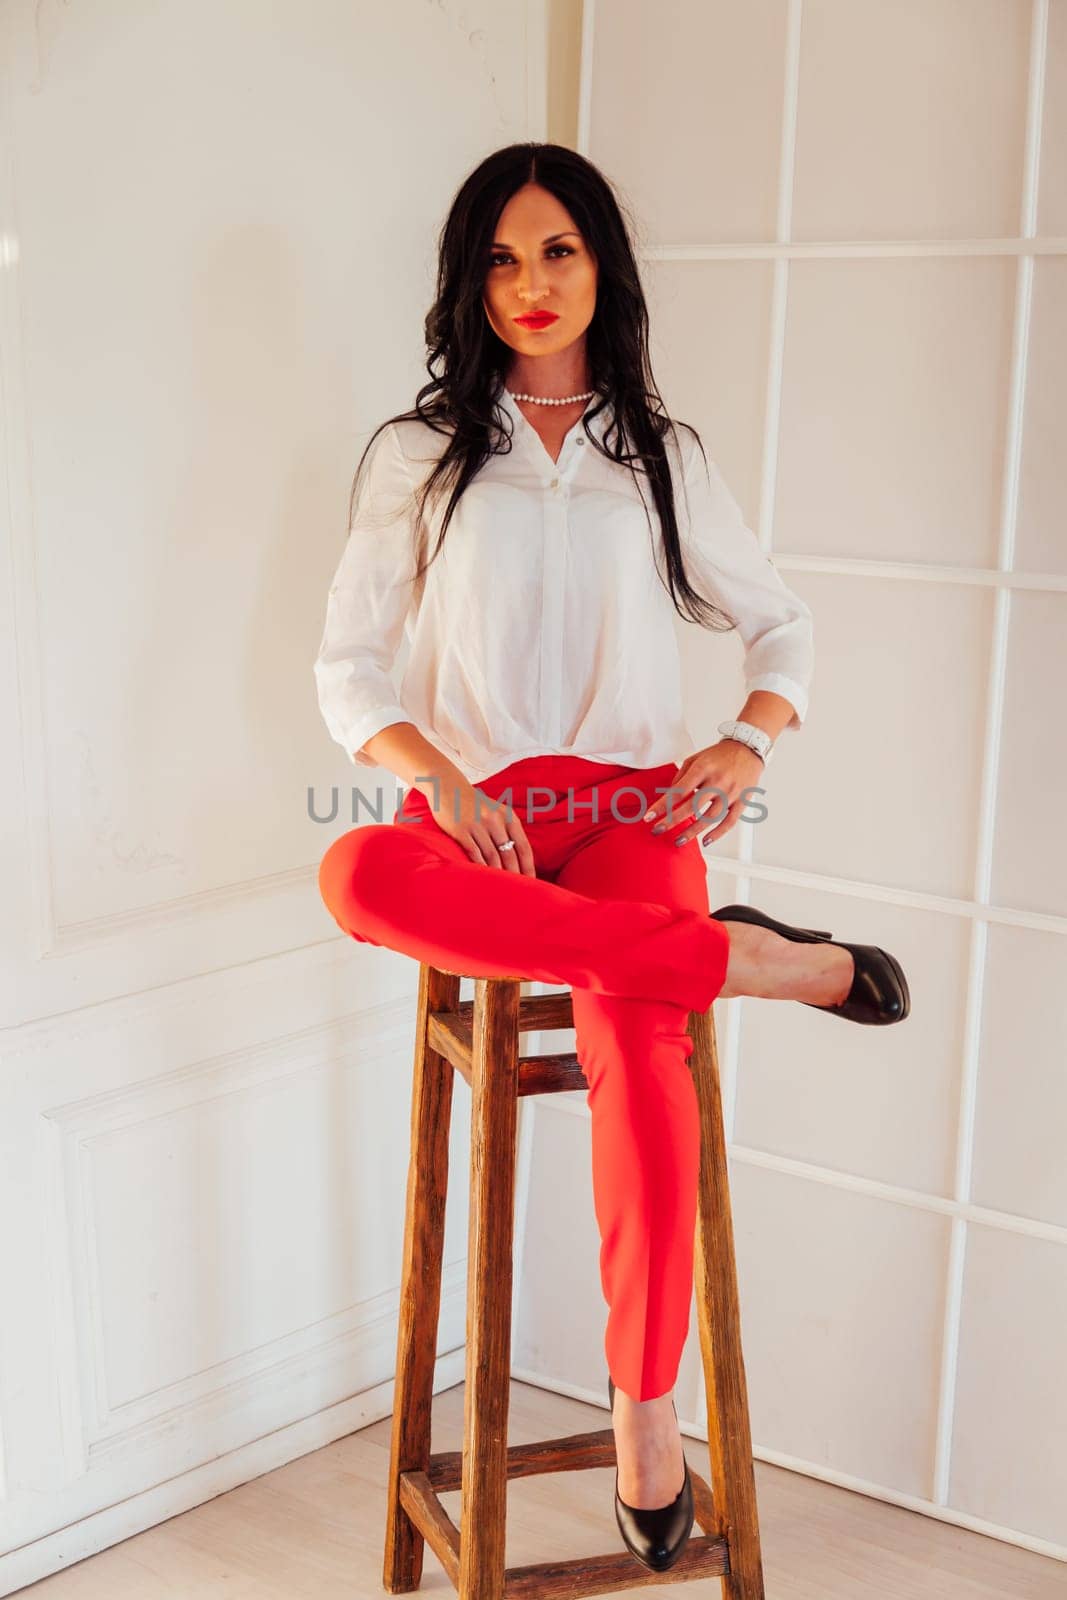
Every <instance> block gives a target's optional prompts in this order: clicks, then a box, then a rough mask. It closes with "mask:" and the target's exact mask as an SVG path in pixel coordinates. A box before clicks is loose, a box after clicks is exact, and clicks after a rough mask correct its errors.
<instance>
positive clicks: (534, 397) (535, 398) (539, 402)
mask: <svg viewBox="0 0 1067 1600" xmlns="http://www.w3.org/2000/svg"><path fill="white" fill-rule="evenodd" d="M508 394H510V395H511V398H512V399H513V400H530V401H532V402H533V404H534V405H535V406H572V405H574V404H576V402H577V401H579V400H591V399H592V398H593V396H594V395H595V394H596V390H595V389H590V390H589V391H588V393H587V394H565V395H564V396H563V398H562V399H560V400H551V399H549V398H548V396H547V395H542V394H512V392H511V390H510V389H509V390H508Z"/></svg>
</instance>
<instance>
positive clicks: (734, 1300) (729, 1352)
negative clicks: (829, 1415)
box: [689, 1006, 764, 1600]
mask: <svg viewBox="0 0 1067 1600" xmlns="http://www.w3.org/2000/svg"><path fill="white" fill-rule="evenodd" d="M689 1024H690V1031H691V1036H692V1039H693V1053H692V1055H691V1057H690V1069H691V1071H692V1074H693V1080H694V1083H695V1086H696V1090H697V1097H698V1099H699V1102H700V1137H701V1155H700V1182H699V1196H698V1203H697V1237H696V1252H695V1257H694V1285H695V1289H696V1302H697V1316H698V1319H699V1328H700V1350H701V1356H702V1359H703V1366H704V1389H705V1392H706V1396H707V1406H708V1445H709V1450H710V1455H711V1486H712V1498H713V1503H714V1513H715V1523H716V1527H715V1529H714V1531H715V1532H716V1533H717V1534H719V1535H720V1536H721V1537H722V1538H725V1539H727V1540H728V1543H729V1550H730V1571H729V1573H728V1574H726V1575H725V1576H724V1577H723V1579H722V1593H723V1596H724V1600H764V1588H763V1563H762V1558H761V1554H760V1536H759V1519H758V1515H757V1509H756V1479H755V1474H754V1471H753V1463H752V1435H751V1431H750V1427H749V1416H748V1389H747V1385H746V1383H745V1363H744V1358H743V1355H742V1350H741V1314H740V1306H739V1302H738V1292H737V1263H736V1260H735V1257H734V1232H733V1219H732V1213H731V1206H730V1183H729V1173H728V1169H727V1165H726V1136H725V1131H724V1128H723V1119H722V1092H721V1088H720V1084H719V1056H718V1050H717V1048H716V1040H715V1024H714V1020H713V1017H712V1011H711V1007H710V1006H709V1008H708V1010H707V1011H703V1012H697V1011H694V1012H692V1013H690V1017H689ZM711 1531H712V1530H710V1529H705V1532H711Z"/></svg>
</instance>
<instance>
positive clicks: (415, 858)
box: [319, 795, 729, 1011]
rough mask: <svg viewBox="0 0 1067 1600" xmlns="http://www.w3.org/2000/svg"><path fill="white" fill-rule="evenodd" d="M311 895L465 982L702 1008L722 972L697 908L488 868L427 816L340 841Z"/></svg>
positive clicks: (710, 931)
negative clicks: (534, 983) (520, 981)
mask: <svg viewBox="0 0 1067 1600" xmlns="http://www.w3.org/2000/svg"><path fill="white" fill-rule="evenodd" d="M652 798H653V799H654V798H655V796H654V795H653V796H652ZM619 827H620V831H622V832H625V833H633V832H635V831H636V826H635V825H631V826H629V827H626V826H624V825H622V824H620V825H619ZM533 828H536V824H534V825H533ZM527 832H528V833H529V832H532V829H527ZM657 842H658V843H660V844H661V845H663V847H664V848H665V849H671V848H673V847H672V845H671V844H670V842H669V841H667V842H665V841H663V840H662V839H661V840H659V841H657ZM695 848H699V846H696V847H695ZM681 853H682V852H679V854H681ZM319 891H320V893H321V895H322V898H323V900H324V901H325V903H326V906H327V908H328V910H329V912H330V914H331V916H332V917H333V919H334V921H335V922H336V923H337V926H338V927H339V928H340V929H341V931H342V932H343V933H347V934H349V935H350V936H351V937H352V938H353V939H358V940H360V941H362V942H363V943H366V944H377V945H386V946H387V947H388V948H389V949H391V950H400V951H402V952H403V953H404V954H405V955H409V956H413V957H414V959H415V960H416V961H426V962H429V964H430V965H431V966H441V967H446V968H448V969H449V970H451V971H453V972H459V971H462V972H463V973H464V974H465V975H466V976H468V977H472V978H507V977H511V976H514V975H521V976H523V977H525V978H536V979H538V980H539V981H540V982H542V983H554V984H559V985H567V986H568V987H571V988H576V989H593V990H595V991H596V992H598V993H603V994H617V995H626V996H629V997H631V998H634V999H639V998H640V999H646V1000H654V999H658V998H661V997H662V998H664V999H667V1000H671V1001H673V1002H674V1003H675V1004H676V1005H681V1006H684V1007H685V1008H686V1010H687V1011H706V1010H707V1009H708V1006H710V1004H711V1002H712V1001H713V1000H714V998H715V996H716V995H717V994H718V992H719V990H720V989H721V988H722V985H723V982H724V980H725V977H726V965H727V960H728V955H729V935H728V934H727V932H726V929H725V926H724V924H723V923H721V922H715V921H714V920H713V919H712V918H711V917H709V916H708V914H707V912H706V911H705V912H704V913H700V912H697V911H691V910H679V909H676V908H675V907H673V906H669V905H663V904H660V903H658V902H655V901H652V900H647V901H627V900H620V899H614V898H610V897H607V896H603V897H601V898H598V899H594V898H592V897H591V896H590V895H587V894H579V893H577V892H576V891H575V890H573V889H565V888H562V887H560V886H559V885H557V884H554V883H549V882H547V881H546V880H545V879H543V878H530V877H527V876H526V875H525V874H524V873H520V872H509V871H506V870H505V869H504V868H501V867H488V866H486V865H485V864H484V863H480V862H474V861H471V860H470V858H469V857H468V856H467V855H466V853H465V852H464V850H463V849H462V847H461V846H460V845H459V844H458V843H457V841H456V840H455V839H453V838H452V837H451V836H450V835H448V834H446V833H445V832H444V830H443V829H441V828H439V827H438V826H437V824H436V822H435V821H434V819H433V817H432V815H428V816H427V817H426V818H425V819H424V820H423V821H422V822H419V823H412V822H404V823H388V822H380V823H369V824H366V825H364V826H363V827H359V828H352V829H350V830H349V832H347V833H343V834H341V835H340V837H339V838H337V839H335V840H334V841H333V843H332V844H331V845H330V847H329V849H328V850H327V851H326V853H325V855H324V856H323V858H322V860H321V862H320V863H319Z"/></svg>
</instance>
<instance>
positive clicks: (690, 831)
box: [644, 739, 763, 845]
mask: <svg viewBox="0 0 1067 1600" xmlns="http://www.w3.org/2000/svg"><path fill="white" fill-rule="evenodd" d="M762 773H763V761H762V760H761V758H760V757H759V756H758V755H757V754H756V752H755V751H754V750H750V749H749V748H748V746H747V745H745V744H741V742H740V741H739V740H738V739H720V740H719V742H718V743H717V744H712V745H709V746H708V748H707V749H706V750H697V751H696V752H695V754H693V755H691V756H686V758H685V760H684V761H683V762H682V765H681V766H680V767H679V768H678V770H677V772H676V773H675V776H674V777H673V778H672V779H671V788H670V793H669V794H662V795H660V797H659V799H658V800H656V801H655V803H654V804H653V805H651V806H649V808H648V810H647V811H646V812H645V819H644V820H645V823H646V826H648V827H651V829H652V832H653V833H663V832H664V831H666V830H670V829H672V828H681V831H680V832H679V833H678V834H677V836H676V837H675V840H674V843H675V844H676V845H682V844H685V843H687V841H688V840H690V839H695V838H696V836H697V835H698V834H700V833H701V830H702V829H703V828H705V827H706V826H707V824H708V822H717V823H718V826H717V827H713V828H711V829H709V831H708V832H707V833H704V834H703V836H702V837H701V840H700V843H701V844H702V845H706V844H710V843H711V841H712V840H713V839H720V838H721V837H722V835H723V834H724V833H729V831H730V829H731V828H732V827H733V826H734V824H735V823H736V822H737V819H738V817H739V816H740V813H741V807H742V806H743V805H744V804H745V801H746V800H747V798H748V795H749V793H750V791H751V790H752V789H753V788H754V787H755V788H758V787H759V783H760V778H761V776H762ZM699 791H703V792H699ZM694 795H695V797H696V798H695V799H693V798H691V797H692V796H694ZM668 803H669V805H670V810H669V811H668ZM683 824H684V827H683V826H682V825H683Z"/></svg>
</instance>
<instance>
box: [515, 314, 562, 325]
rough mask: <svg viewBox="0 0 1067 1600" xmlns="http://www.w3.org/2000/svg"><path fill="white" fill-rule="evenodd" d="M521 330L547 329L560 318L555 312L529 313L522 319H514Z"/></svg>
mask: <svg viewBox="0 0 1067 1600" xmlns="http://www.w3.org/2000/svg"><path fill="white" fill-rule="evenodd" d="M513 321H515V322H517V323H518V324H519V326H520V328H547V327H549V326H550V325H551V324H552V323H553V322H558V321H559V317H558V316H557V315H556V313H555V312H554V311H527V312H525V313H524V314H523V316H521V317H515V318H513Z"/></svg>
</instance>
